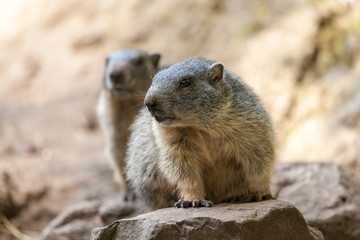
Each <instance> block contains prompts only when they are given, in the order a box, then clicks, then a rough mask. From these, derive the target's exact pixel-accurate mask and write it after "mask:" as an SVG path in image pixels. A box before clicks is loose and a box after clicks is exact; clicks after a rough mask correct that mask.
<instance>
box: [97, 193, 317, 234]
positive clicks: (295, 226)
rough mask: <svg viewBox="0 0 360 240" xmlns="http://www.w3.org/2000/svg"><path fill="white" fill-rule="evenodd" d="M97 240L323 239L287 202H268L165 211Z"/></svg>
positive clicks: (115, 227)
mask: <svg viewBox="0 0 360 240" xmlns="http://www.w3.org/2000/svg"><path fill="white" fill-rule="evenodd" d="M91 239H92V240H100V239H190V240H191V239H245V240H246V239H251V240H256V239H267V240H271V239H274V240H275V239H276V240H282V239H284V240H285V239H286V240H288V239H293V240H296V239H299V240H300V239H301V240H306V239H323V237H322V234H321V233H320V232H319V231H317V230H315V229H313V228H309V227H308V226H307V225H306V223H305V220H304V218H303V216H302V215H301V213H300V212H299V211H298V210H297V209H296V208H295V207H294V206H293V205H292V204H290V203H287V202H283V201H278V200H269V201H263V202H259V203H247V204H219V205H216V206H214V207H212V208H190V209H175V208H165V209H160V210H157V211H153V212H150V213H146V214H143V215H139V216H137V217H134V218H131V219H123V220H118V221H115V222H113V223H112V224H110V225H108V226H106V227H102V228H96V229H94V230H93V231H92V237H91Z"/></svg>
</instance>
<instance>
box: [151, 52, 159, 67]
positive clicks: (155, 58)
mask: <svg viewBox="0 0 360 240" xmlns="http://www.w3.org/2000/svg"><path fill="white" fill-rule="evenodd" d="M160 57H161V55H160V54H159V53H151V54H150V59H151V62H152V63H153V64H154V66H155V67H157V66H158V65H159V61H160Z"/></svg>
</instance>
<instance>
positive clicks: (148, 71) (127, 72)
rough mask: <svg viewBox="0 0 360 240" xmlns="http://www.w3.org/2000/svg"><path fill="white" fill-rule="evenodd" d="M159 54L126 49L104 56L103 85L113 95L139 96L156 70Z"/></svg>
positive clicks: (122, 96)
mask: <svg viewBox="0 0 360 240" xmlns="http://www.w3.org/2000/svg"><path fill="white" fill-rule="evenodd" d="M159 60H160V55H159V54H157V53H147V52H145V51H141V50H136V49H128V50H122V51H119V52H115V53H112V54H110V55H108V56H107V57H106V66H105V71H104V87H105V89H107V90H109V91H111V93H112V95H113V96H115V97H121V98H128V97H135V96H140V95H141V93H144V92H146V91H147V89H148V88H149V86H150V84H151V79H152V77H153V76H154V75H155V74H156V72H157V71H158V64H159Z"/></svg>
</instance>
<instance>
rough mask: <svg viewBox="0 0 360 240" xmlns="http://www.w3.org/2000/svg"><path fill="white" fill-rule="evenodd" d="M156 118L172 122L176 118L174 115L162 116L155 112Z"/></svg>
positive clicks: (159, 120)
mask: <svg viewBox="0 0 360 240" xmlns="http://www.w3.org/2000/svg"><path fill="white" fill-rule="evenodd" d="M154 118H155V120H156V121H158V122H159V123H161V122H163V123H164V122H170V121H172V120H174V119H175V118H174V117H168V116H160V115H158V114H154Z"/></svg>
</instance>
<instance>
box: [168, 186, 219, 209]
mask: <svg viewBox="0 0 360 240" xmlns="http://www.w3.org/2000/svg"><path fill="white" fill-rule="evenodd" d="M178 189H179V190H180V200H179V201H177V202H176V203H175V205H174V207H177V208H180V207H182V208H187V207H212V206H213V205H214V204H213V203H212V202H211V201H208V200H205V199H204V197H203V196H204V186H203V184H202V180H201V182H200V181H199V182H197V183H194V181H183V182H182V183H181V184H178Z"/></svg>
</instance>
